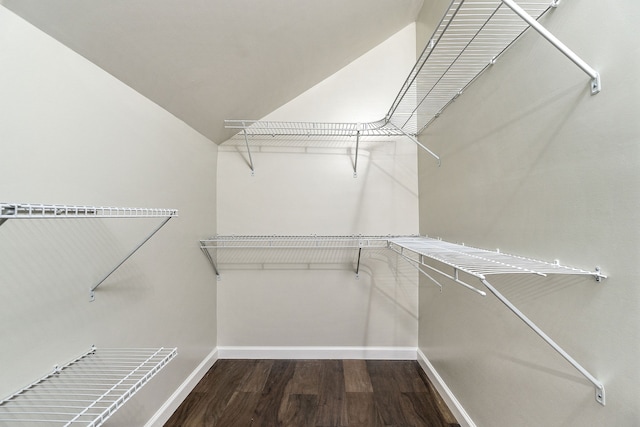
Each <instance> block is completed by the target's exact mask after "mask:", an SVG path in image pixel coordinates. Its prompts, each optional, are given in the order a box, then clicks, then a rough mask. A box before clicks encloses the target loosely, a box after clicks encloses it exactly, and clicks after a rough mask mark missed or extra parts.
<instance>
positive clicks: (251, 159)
mask: <svg viewBox="0 0 640 427" xmlns="http://www.w3.org/2000/svg"><path fill="white" fill-rule="evenodd" d="M242 126H243V127H244V129H242V132H243V133H244V143H245V144H246V146H247V153H249V167H250V168H251V176H255V169H254V168H253V158H252V157H251V148H249V139H248V138H247V128H246V127H245V124H244V122H242Z"/></svg>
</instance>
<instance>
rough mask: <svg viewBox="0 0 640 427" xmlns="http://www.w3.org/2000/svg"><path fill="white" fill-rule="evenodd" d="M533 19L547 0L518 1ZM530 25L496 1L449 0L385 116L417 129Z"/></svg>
mask: <svg viewBox="0 0 640 427" xmlns="http://www.w3.org/2000/svg"><path fill="white" fill-rule="evenodd" d="M520 5H521V6H522V8H523V9H524V11H525V12H526V13H527V14H529V15H530V16H532V17H534V18H535V19H536V20H537V19H540V17H541V16H542V15H544V14H545V13H546V12H547V11H548V10H549V9H550V8H551V4H550V3H549V1H546V2H541V1H523V2H520ZM527 28H529V25H527V23H526V22H525V21H524V20H523V19H522V18H521V17H519V16H518V15H516V14H515V13H514V12H513V11H512V10H510V9H509V8H508V7H506V6H505V5H504V3H503V2H502V1H500V0H493V1H486V0H484V1H474V0H454V1H452V2H451V4H450V6H449V9H448V10H447V11H446V13H445V14H444V16H443V18H442V20H441V21H440V24H439V25H438V27H437V28H436V30H435V32H434V33H433V35H432V36H431V38H430V39H429V41H428V43H427V45H426V47H425V48H424V50H423V51H422V53H421V55H420V57H419V58H418V60H417V61H416V64H415V65H414V67H413V69H412V70H411V72H410V73H409V76H408V77H407V80H406V81H405V83H404V85H403V86H402V88H401V89H400V92H399V93H398V96H397V97H396V99H395V101H394V102H393V104H392V105H391V108H390V109H389V112H388V113H387V115H386V118H387V120H389V121H390V122H391V123H393V124H394V125H396V126H397V127H399V128H401V129H404V130H405V131H406V132H407V133H412V134H420V133H421V132H422V131H423V130H424V129H425V128H426V127H427V126H429V124H431V122H433V120H434V119H436V118H437V117H438V116H439V115H440V114H441V113H442V111H443V110H444V109H445V108H446V107H447V106H448V105H449V104H450V103H451V102H452V101H453V100H454V99H456V98H457V97H458V96H460V95H461V94H462V92H463V91H464V90H465V89H466V88H467V87H468V86H469V85H470V84H471V83H473V81H475V80H476V78H477V77H478V76H479V75H480V74H481V73H482V72H483V71H485V70H486V69H487V68H489V67H490V66H491V65H492V64H494V63H495V61H496V59H497V58H498V57H499V56H500V55H501V54H502V53H503V52H504V51H505V50H506V49H507V48H508V47H509V46H511V45H512V44H513V42H514V41H515V40H516V39H518V38H519V37H520V35H521V34H522V33H524V31H525V30H527Z"/></svg>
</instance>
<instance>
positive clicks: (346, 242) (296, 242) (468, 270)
mask: <svg viewBox="0 0 640 427" xmlns="http://www.w3.org/2000/svg"><path fill="white" fill-rule="evenodd" d="M200 245H201V248H202V251H203V252H204V253H205V255H206V256H207V258H208V259H209V262H210V263H211V265H212V266H213V268H214V270H215V272H216V276H217V277H218V279H220V273H219V271H218V267H217V265H216V261H215V260H214V258H217V255H218V252H219V251H222V252H225V251H227V250H238V249H246V250H250V251H254V252H259V253H260V256H264V251H282V250H290V251H293V252H294V253H296V254H297V253H300V252H301V251H326V250H329V249H333V250H336V249H344V250H357V264H356V277H357V275H358V270H359V268H360V256H361V252H362V249H378V250H391V251H393V252H394V253H396V254H397V255H398V256H399V257H401V258H402V259H404V260H405V261H407V262H409V263H410V264H411V265H413V266H414V267H416V268H417V270H418V271H419V272H420V273H421V274H423V275H424V276H425V277H427V278H428V279H429V280H431V281H433V282H435V283H436V284H437V285H438V286H439V287H440V288H441V289H442V284H441V283H440V282H438V281H437V280H436V279H435V278H434V277H433V276H432V275H430V274H429V273H428V272H427V271H429V272H435V273H437V274H438V275H440V276H443V277H446V278H448V279H450V280H452V281H453V282H454V283H457V284H459V285H461V286H464V287H465V288H467V289H469V290H472V291H474V292H476V293H477V294H480V295H482V296H486V295H487V292H485V291H483V290H482V289H479V288H477V287H475V286H473V285H471V284H470V283H468V281H467V279H468V277H465V276H464V275H460V274H459V273H460V272H462V273H465V274H467V275H469V276H471V278H475V279H478V280H479V281H480V283H481V284H482V285H483V287H484V288H485V289H488V290H489V292H491V293H492V294H493V295H495V296H496V298H498V300H499V301H500V302H502V303H503V304H504V305H505V306H506V307H507V308H508V309H509V310H511V312H512V313H514V314H515V315H516V316H517V317H518V318H519V319H520V320H522V321H523V322H524V323H525V324H526V325H527V326H529V327H530V328H531V329H532V330H533V331H534V332H535V333H536V334H537V335H538V336H539V337H540V338H542V339H543V340H544V341H545V342H546V343H547V344H549V345H550V346H551V347H552V348H553V349H554V350H555V351H556V352H557V353H558V354H560V355H561V356H562V357H563V358H564V359H565V360H566V361H567V362H569V363H570V364H571V365H572V366H573V367H574V368H575V369H577V370H578V371H579V372H580V373H581V374H582V375H583V376H584V377H585V378H586V379H587V380H588V381H589V382H591V383H592V384H593V385H594V386H595V399H596V401H597V402H598V403H600V404H601V405H604V404H605V389H604V385H603V384H602V382H600V381H599V380H598V379H597V378H595V377H594V376H593V375H592V374H591V373H590V372H589V371H587V370H586V369H585V368H584V367H583V366H582V365H580V364H579V363H578V362H577V361H576V360H575V359H574V358H573V357H571V355H569V354H568V353H567V352H566V351H565V350H564V349H562V348H561V347H560V346H559V345H558V344H557V343H556V342H555V341H554V340H553V339H551V338H550V337H549V336H548V335H547V334H546V333H545V332H544V331H542V330H541V329H540V328H539V327H538V326H537V325H536V324H535V323H534V322H533V321H532V320H531V319H529V318H528V317H527V316H526V315H525V314H524V313H523V312H522V311H520V310H519V309H518V308H517V307H516V306H514V305H513V304H512V303H511V302H510V301H509V300H508V299H507V298H506V297H505V296H504V295H502V293H500V292H499V291H498V289H496V288H495V287H494V286H493V285H492V284H491V283H489V281H488V280H487V278H488V277H489V276H493V275H505V274H533V275H538V276H547V275H550V274H569V275H587V276H592V277H594V278H595V279H596V281H598V282H599V281H601V279H604V278H606V277H607V276H605V275H604V274H602V272H601V271H600V269H599V268H598V267H596V268H595V269H594V270H592V271H590V270H584V269H580V268H575V267H569V266H564V265H560V263H559V262H554V263H550V262H546V261H539V260H534V259H530V258H525V257H521V256H516V255H508V254H505V253H502V252H500V251H497V250H496V251H489V250H485V249H479V248H475V247H471V246H466V245H460V244H455V243H450V242H445V241H442V240H440V239H433V238H429V237H422V236H390V235H387V236H277V235H274V236H216V237H215V238H211V239H207V240H201V241H200ZM242 253H245V252H242ZM212 254H213V255H212ZM294 261H295V258H294V257H292V258H290V262H294ZM428 261H429V262H428ZM443 265H444V266H446V267H447V268H443V267H442V266H443Z"/></svg>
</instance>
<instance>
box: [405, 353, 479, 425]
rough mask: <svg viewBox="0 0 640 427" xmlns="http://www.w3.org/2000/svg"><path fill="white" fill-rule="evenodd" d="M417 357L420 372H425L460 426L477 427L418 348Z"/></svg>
mask: <svg viewBox="0 0 640 427" xmlns="http://www.w3.org/2000/svg"><path fill="white" fill-rule="evenodd" d="M417 355H418V363H419V364H420V366H421V367H422V370H423V371H424V372H425V374H427V377H429V380H430V381H431V383H432V384H433V386H434V387H435V388H436V390H438V393H440V396H441V397H442V399H443V400H444V401H445V403H446V404H447V406H448V407H449V409H450V410H451V412H452V413H453V415H454V416H455V417H456V419H457V420H458V422H459V423H460V426H461V427H477V426H476V424H475V423H474V422H473V420H472V419H471V417H470V416H469V414H467V411H465V410H464V408H463V407H462V404H461V403H460V401H458V399H456V397H455V396H454V394H453V392H452V391H451V389H450V388H449V387H448V386H447V384H445V382H444V380H443V379H442V377H441V376H440V374H438V372H437V371H436V369H435V368H434V367H433V365H432V364H431V362H430V361H429V359H427V356H425V354H424V353H423V352H422V350H420V349H419V348H418V349H417Z"/></svg>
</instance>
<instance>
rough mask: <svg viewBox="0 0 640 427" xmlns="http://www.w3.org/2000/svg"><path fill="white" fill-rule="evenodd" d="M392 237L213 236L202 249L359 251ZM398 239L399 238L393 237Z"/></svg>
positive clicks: (376, 245)
mask: <svg viewBox="0 0 640 427" xmlns="http://www.w3.org/2000/svg"><path fill="white" fill-rule="evenodd" d="M391 237H392V236H365V235H362V236H315V235H314V236H283V235H280V236H278V235H274V236H246V235H245V236H215V237H212V238H210V239H205V240H201V241H200V246H201V247H202V248H203V249H359V248H381V249H385V248H386V247H387V242H388V241H389V239H390V238H391ZM395 237H400V236H395Z"/></svg>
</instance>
